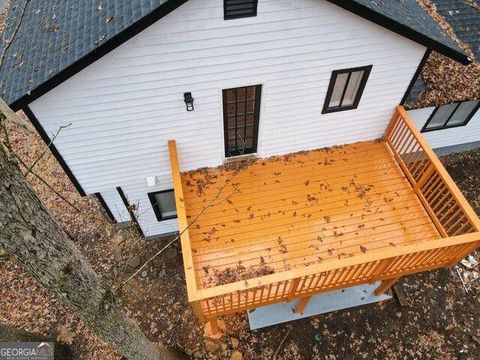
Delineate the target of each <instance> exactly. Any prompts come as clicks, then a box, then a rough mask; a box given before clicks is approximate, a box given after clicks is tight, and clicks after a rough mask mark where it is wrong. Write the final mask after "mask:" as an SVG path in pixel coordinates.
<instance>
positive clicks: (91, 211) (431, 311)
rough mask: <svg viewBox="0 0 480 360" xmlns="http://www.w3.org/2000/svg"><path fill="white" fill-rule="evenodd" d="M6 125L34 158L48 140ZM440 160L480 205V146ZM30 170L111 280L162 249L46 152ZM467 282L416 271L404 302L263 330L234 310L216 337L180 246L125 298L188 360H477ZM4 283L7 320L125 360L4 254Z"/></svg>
mask: <svg viewBox="0 0 480 360" xmlns="http://www.w3.org/2000/svg"><path fill="white" fill-rule="evenodd" d="M10 130H11V132H10V133H11V140H12V142H13V145H14V147H15V149H16V151H17V152H18V154H19V156H21V157H22V159H24V161H25V162H27V163H31V162H32V161H33V160H34V159H35V158H36V157H37V156H38V155H39V154H40V153H41V152H42V151H43V149H44V146H45V145H44V144H43V142H42V141H41V139H40V138H39V137H38V136H36V135H26V134H25V133H24V132H23V131H22V130H18V129H14V128H11V129H10ZM444 161H445V163H446V164H447V166H448V169H449V170H450V172H451V173H452V176H453V177H454V178H455V180H456V181H457V183H458V184H459V185H460V187H461V188H462V190H463V191H464V193H465V194H466V196H467V197H468V198H469V200H470V202H471V203H472V204H473V205H474V207H475V208H476V211H477V212H478V211H480V193H479V191H478V179H479V178H480V150H477V151H470V152H467V153H464V154H460V155H453V156H449V157H447V158H445V159H444ZM34 171H35V172H36V173H38V174H41V175H42V176H43V177H44V178H45V179H46V180H47V181H48V182H49V183H50V184H52V185H53V186H54V188H55V189H57V190H58V191H60V192H61V193H62V194H63V196H65V197H66V198H68V199H69V200H70V201H72V202H73V203H74V204H75V206H76V207H78V208H79V210H80V212H78V211H76V210H74V209H73V208H72V207H71V206H69V205H68V204H66V203H65V202H64V201H62V200H61V199H59V198H58V197H57V196H56V195H55V194H54V193H53V192H52V191H51V190H49V189H48V188H47V187H45V186H44V185H42V184H41V183H40V182H39V181H38V180H36V179H35V178H34V177H33V176H32V175H29V176H28V179H29V181H30V182H31V184H32V186H33V187H34V189H35V191H36V192H37V194H38V195H39V197H40V198H41V199H42V200H43V201H44V202H45V203H46V205H47V207H48V208H49V209H50V211H51V212H52V215H53V216H54V217H55V218H56V219H57V221H58V222H59V223H60V225H61V226H62V227H63V228H64V229H65V231H66V232H67V233H68V234H69V235H70V236H71V238H72V239H73V240H74V241H75V243H76V244H77V245H78V246H79V248H80V249H81V250H82V252H83V253H84V254H85V255H86V256H87V258H88V259H89V261H90V263H91V264H92V266H93V267H94V268H95V269H96V270H97V271H98V272H100V273H102V274H103V275H104V276H105V277H106V278H107V279H109V281H111V283H112V285H113V286H115V287H117V288H118V285H119V283H120V282H121V281H122V280H123V279H125V278H126V277H127V276H128V275H130V274H131V273H133V272H134V268H135V266H137V265H138V263H139V260H140V261H143V259H145V258H147V257H148V256H149V255H151V254H153V253H154V252H156V251H158V249H159V248H160V247H161V246H162V243H161V242H150V243H144V242H142V241H140V240H139V239H138V236H137V235H136V233H135V231H134V230H133V229H128V228H127V229H123V230H118V229H116V228H115V227H114V226H112V225H111V224H109V223H108V221H107V220H106V219H105V217H104V216H103V214H102V211H101V209H100V206H99V205H98V203H97V201H96V200H95V199H94V198H81V197H80V196H79V195H78V194H77V193H76V191H75V190H74V188H73V186H72V185H71V183H70V182H69V180H68V178H67V177H66V176H65V174H64V173H63V171H62V169H61V168H60V166H59V165H58V164H57V163H56V160H55V159H54V158H53V156H51V155H50V154H49V153H48V155H47V156H46V157H45V158H44V159H42V160H41V161H40V162H39V163H38V165H36V167H35V169H34ZM177 245H178V244H177ZM477 258H478V257H477ZM460 268H461V270H462V271H463V270H464V268H463V267H461V266H460ZM469 273H470V274H471V272H469ZM465 281H466V286H467V289H468V293H467V292H466V291H465V289H464V287H463V285H462V283H461V281H460V278H459V275H458V273H457V271H456V268H453V269H443V270H438V271H433V272H428V273H424V274H421V275H415V276H410V277H408V278H405V279H403V280H402V281H401V282H400V283H399V285H398V291H399V292H400V294H401V295H402V297H403V298H404V302H406V303H407V305H406V306H400V305H399V303H398V301H397V300H391V301H388V302H385V303H380V304H375V305H370V306H365V307H361V308H356V309H350V310H345V311H340V312H335V313H331V314H327V315H322V316H316V317H312V318H309V319H304V320H300V321H296V322H293V323H289V324H284V325H278V326H273V327H271V328H267V329H264V330H257V331H250V330H249V329H248V322H247V317H246V315H245V314H242V315H238V316H230V317H226V318H225V319H224V320H225V322H226V323H227V332H228V334H227V336H226V337H224V338H223V339H220V340H218V341H210V340H205V339H204V338H203V335H202V334H203V330H202V326H201V324H200V323H199V322H198V321H197V320H196V318H195V316H194V315H193V313H192V311H191V309H190V307H189V306H188V304H187V300H186V290H185V282H184V275H183V266H182V257H181V251H180V249H179V248H178V246H174V247H173V248H172V249H170V250H169V251H167V252H166V253H164V254H162V255H161V256H160V257H158V258H157V259H156V260H155V261H154V262H153V263H151V264H150V265H149V266H148V267H147V268H146V271H145V272H144V273H143V274H142V275H139V276H137V277H135V278H134V279H133V280H132V281H130V282H129V283H127V284H126V285H125V286H124V287H123V289H121V291H120V292H119V296H121V297H122V299H123V301H124V304H125V309H126V311H127V313H128V314H129V315H130V316H131V317H132V318H134V319H136V320H137V321H138V323H139V324H140V326H141V328H142V329H143V330H144V331H145V333H146V334H147V335H148V337H149V338H150V339H151V340H152V341H156V342H161V343H163V344H165V345H168V346H171V347H177V348H179V349H182V350H183V351H184V352H185V353H187V354H189V355H190V356H191V357H192V358H200V359H230V357H231V356H232V354H234V353H235V355H234V356H237V358H238V355H239V354H242V356H243V359H270V358H273V356H274V354H275V353H276V352H277V358H278V359H359V358H360V359H362V358H365V359H372V358H374V359H420V358H421V359H479V358H480V328H479V326H478V319H479V318H480V306H479V305H480V296H479V292H480V281H476V280H474V279H473V278H472V277H470V278H469V277H467V278H466V279H465ZM0 283H1V284H2V286H1V287H0V322H1V323H4V324H7V325H10V326H14V327H18V328H23V329H26V330H30V331H35V332H39V333H42V334H45V335H49V336H51V337H54V338H58V339H59V340H61V341H63V342H66V343H71V346H72V349H73V352H74V354H75V358H76V359H119V357H118V356H117V355H116V354H115V352H114V351H113V350H112V349H111V348H110V347H109V346H108V345H106V344H105V343H103V342H102V341H101V340H99V339H97V338H96V337H95V336H94V335H93V334H92V333H91V332H90V331H89V329H88V327H87V326H86V325H85V324H84V323H83V322H82V321H80V320H78V319H77V318H76V317H75V316H74V315H73V314H72V313H71V312H70V311H69V310H68V309H66V308H65V307H64V306H63V305H62V304H61V303H60V302H59V301H58V300H56V299H55V298H53V297H51V296H49V295H48V294H47V292H46V291H45V289H44V288H43V287H42V286H40V285H39V284H38V283H37V282H36V281H35V280H34V279H31V278H30V277H29V276H28V275H27V274H26V273H25V272H24V271H23V270H22V268H21V267H20V266H19V265H18V264H16V263H15V262H14V260H13V259H11V258H9V256H8V254H5V253H2V256H1V258H0ZM287 333H288V335H287ZM285 336H286V338H285ZM284 338H285V341H284V342H283V344H282V346H280V347H279V345H280V344H281V343H282V340H283V339H284Z"/></svg>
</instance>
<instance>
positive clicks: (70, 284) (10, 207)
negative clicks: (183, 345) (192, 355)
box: [0, 124, 183, 360]
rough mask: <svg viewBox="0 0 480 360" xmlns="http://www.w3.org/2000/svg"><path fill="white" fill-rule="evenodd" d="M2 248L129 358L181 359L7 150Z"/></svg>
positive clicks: (1, 180)
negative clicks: (138, 315) (73, 236)
mask: <svg viewBox="0 0 480 360" xmlns="http://www.w3.org/2000/svg"><path fill="white" fill-rule="evenodd" d="M0 126H1V124H0ZM0 148H1V147H0ZM0 246H2V247H4V248H5V250H6V251H7V252H8V253H10V254H11V255H12V256H13V257H14V258H15V259H16V260H17V261H18V262H19V263H20V264H22V265H23V266H24V268H25V269H26V270H27V271H28V272H29V273H30V274H31V275H32V276H34V277H35V278H36V279H38V280H39V281H40V283H41V284H43V285H44V286H45V287H46V288H47V289H48V290H49V291H50V292H51V293H53V294H54V295H55V296H57V297H59V298H61V299H62V300H63V301H64V302H65V303H66V304H67V306H69V307H70V308H71V309H72V310H73V311H74V312H75V313H76V314H77V315H78V316H79V317H80V318H81V319H83V320H84V321H85V322H86V323H87V324H88V325H89V327H90V329H91V330H92V331H93V332H95V334H96V335H97V336H98V337H100V338H101V339H103V340H105V341H106V342H107V343H109V344H110V345H111V346H112V347H113V348H114V349H115V350H117V352H118V353H119V354H120V355H123V356H125V357H126V358H128V359H130V360H137V359H138V360H158V359H181V358H183V357H182V356H180V355H178V354H176V353H174V352H171V351H168V350H166V349H160V348H158V347H157V346H156V345H155V344H153V343H152V342H150V341H149V340H148V339H147V337H146V336H145V335H144V334H143V333H142V331H141V330H140V328H139V327H138V326H137V325H136V324H135V323H134V322H133V321H132V320H131V319H130V318H128V317H127V316H126V315H125V314H124V312H123V310H122V308H121V305H120V301H119V299H118V298H117V296H116V295H115V294H114V293H113V292H112V291H111V289H110V287H109V285H108V284H107V283H106V281H104V279H102V277H101V276H100V275H98V274H97V273H96V272H95V271H94V270H93V269H92V267H91V266H90V264H89V263H88V262H87V260H86V259H85V257H84V256H83V255H82V254H81V252H80V251H79V249H78V248H77V247H76V246H75V244H74V243H73V242H72V241H71V240H70V239H69V238H68V237H67V235H66V234H65V233H64V232H63V230H62V229H60V227H59V226H58V225H57V223H56V222H55V220H53V218H52V217H51V215H50V214H49V212H48V210H47V209H46V208H45V207H44V206H43V204H42V203H41V201H40V200H39V199H38V198H37V196H36V195H35V193H34V192H33V190H32V189H31V187H30V185H29V184H28V183H27V181H26V180H25V178H24V177H23V175H22V174H21V172H20V169H19V168H18V166H17V164H16V162H15V161H13V160H12V159H11V158H9V155H8V154H7V153H6V152H5V151H4V150H3V149H2V150H0Z"/></svg>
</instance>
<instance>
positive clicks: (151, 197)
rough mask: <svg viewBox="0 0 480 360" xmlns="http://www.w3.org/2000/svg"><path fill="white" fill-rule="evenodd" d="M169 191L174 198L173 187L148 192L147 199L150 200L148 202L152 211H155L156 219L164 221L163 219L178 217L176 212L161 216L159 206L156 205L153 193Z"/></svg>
mask: <svg viewBox="0 0 480 360" xmlns="http://www.w3.org/2000/svg"><path fill="white" fill-rule="evenodd" d="M168 192H171V193H173V197H174V199H175V191H174V189H167V190H161V191H153V192H151V193H148V199H149V200H150V204H152V208H153V212H154V213H155V217H156V218H157V221H158V222H160V221H165V220H172V219H177V218H178V213H177V214H176V215H172V216H164V217H162V213H161V212H160V208H159V207H158V206H157V205H158V204H157V201H156V200H155V195H157V194H162V193H168Z"/></svg>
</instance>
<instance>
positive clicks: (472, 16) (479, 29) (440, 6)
mask: <svg viewBox="0 0 480 360" xmlns="http://www.w3.org/2000/svg"><path fill="white" fill-rule="evenodd" d="M468 2H472V3H476V4H477V8H475V7H474V6H472V5H473V4H472V5H469V4H468ZM433 3H434V4H435V5H436V6H437V11H438V13H439V14H440V15H442V16H443V17H444V18H445V20H447V21H448V23H449V24H450V26H451V27H452V28H453V31H455V34H456V35H457V36H458V37H459V39H460V40H461V41H463V42H464V43H467V44H468V45H470V48H471V49H472V51H473V54H474V55H475V58H476V59H477V61H478V60H479V59H480V1H478V0H470V1H466V0H433Z"/></svg>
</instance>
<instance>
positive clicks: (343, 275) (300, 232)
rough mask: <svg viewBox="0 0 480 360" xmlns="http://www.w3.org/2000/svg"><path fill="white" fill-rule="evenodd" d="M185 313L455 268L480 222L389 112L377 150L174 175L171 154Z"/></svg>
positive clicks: (404, 120)
mask: <svg viewBox="0 0 480 360" xmlns="http://www.w3.org/2000/svg"><path fill="white" fill-rule="evenodd" d="M169 148H170V160H171V166H172V175H173V183H174V189H175V200H176V205H177V212H178V220H179V227H180V234H181V242H182V252H183V260H184V267H185V275H186V283H187V291H188V297H189V301H190V302H191V304H192V306H193V308H194V310H195V312H196V314H197V315H198V316H199V318H201V319H206V320H211V321H210V325H211V328H212V330H213V331H215V330H216V324H217V323H216V318H217V317H218V316H220V315H224V314H229V313H234V312H238V311H243V310H248V309H254V308H256V307H258V306H262V305H267V304H272V303H277V302H281V301H291V300H293V299H295V298H302V299H303V300H302V301H301V302H300V304H301V306H300V307H304V306H305V305H306V304H307V302H308V300H307V299H308V298H309V297H310V296H312V295H314V294H318V293H321V292H325V291H330V290H334V289H338V288H344V287H348V286H352V285H356V284H362V283H368V282H373V281H377V280H384V282H383V283H382V286H381V287H380V288H379V289H377V290H378V291H377V293H381V292H382V291H385V290H386V289H387V288H388V287H389V286H391V284H393V283H394V282H395V281H396V279H398V278H399V277H401V276H404V275H408V274H412V273H417V272H421V271H426V270H430V269H435V268H439V267H445V266H452V265H454V264H456V263H457V262H458V261H459V260H460V259H462V258H463V257H464V256H465V255H467V254H468V253H470V252H471V251H473V250H474V249H476V248H478V247H479V246H480V220H479V219H478V217H477V215H476V214H475V212H474V211H473V209H472V208H471V206H470V205H469V204H468V202H467V201H466V200H465V198H464V197H463V195H462V193H461V192H460V190H459V189H458V187H457V186H456V185H455V183H454V182H453V180H452V179H451V177H450V176H449V175H448V173H447V171H446V170H445V169H444V167H443V166H442V164H441V163H440V161H439V160H438V158H437V156H436V155H435V153H434V152H433V151H432V149H431V148H430V147H429V146H428V144H427V143H426V141H425V139H424V138H423V137H422V135H421V134H420V133H419V131H418V130H417V129H416V128H415V126H414V125H413V123H412V121H411V119H410V118H409V117H408V114H407V113H406V112H405V111H404V109H403V108H402V107H398V108H397V110H396V111H395V115H394V117H393V119H392V121H391V123H390V124H389V126H388V128H387V129H386V132H385V136H384V138H383V139H381V140H378V141H372V142H364V143H357V144H351V145H346V146H339V147H333V148H328V149H320V150H313V151H308V152H300V153H296V154H289V155H285V156H277V157H273V158H269V159H258V160H249V159H246V160H244V161H242V162H231V163H227V164H226V165H224V166H222V167H218V168H212V169H200V170H197V171H193V172H188V173H181V172H180V166H179V159H178V154H177V149H176V144H175V141H173V140H172V141H170V142H169Z"/></svg>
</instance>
